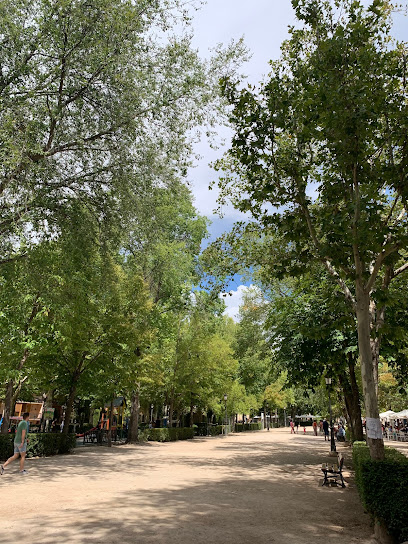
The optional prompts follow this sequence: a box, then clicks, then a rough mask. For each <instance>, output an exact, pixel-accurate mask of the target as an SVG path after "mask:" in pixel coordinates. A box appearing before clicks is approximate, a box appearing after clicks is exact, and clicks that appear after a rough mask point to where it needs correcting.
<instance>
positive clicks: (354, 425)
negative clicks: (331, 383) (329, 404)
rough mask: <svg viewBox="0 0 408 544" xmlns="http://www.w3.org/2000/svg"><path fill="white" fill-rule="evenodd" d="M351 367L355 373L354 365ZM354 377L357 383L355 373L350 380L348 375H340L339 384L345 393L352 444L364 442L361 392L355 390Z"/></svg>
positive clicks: (350, 364)
mask: <svg viewBox="0 0 408 544" xmlns="http://www.w3.org/2000/svg"><path fill="white" fill-rule="evenodd" d="M350 366H352V367H353V371H354V365H353V364H352V363H349V367H350ZM353 377H354V382H355V373H353V375H350V378H348V377H347V376H346V374H340V375H339V382H340V385H341V388H342V391H343V397H344V404H345V407H346V414H347V422H348V424H349V425H350V434H351V440H352V442H354V441H355V440H364V433H363V424H362V421H361V408H360V398H359V391H358V387H357V388H354V387H353V385H352V383H351V382H352V380H353ZM355 385H356V386H357V383H356V382H355Z"/></svg>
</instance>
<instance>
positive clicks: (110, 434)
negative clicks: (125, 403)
mask: <svg viewBox="0 0 408 544" xmlns="http://www.w3.org/2000/svg"><path fill="white" fill-rule="evenodd" d="M113 400H114V399H112V400H111V403H110V408H109V429H108V447H109V448H111V447H112V423H113Z"/></svg>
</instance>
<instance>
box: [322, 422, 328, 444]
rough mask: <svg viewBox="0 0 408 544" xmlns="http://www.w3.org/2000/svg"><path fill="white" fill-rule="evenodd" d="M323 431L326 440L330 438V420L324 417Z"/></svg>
mask: <svg viewBox="0 0 408 544" xmlns="http://www.w3.org/2000/svg"><path fill="white" fill-rule="evenodd" d="M323 431H324V441H325V442H326V440H329V422H328V421H327V419H326V418H325V419H323Z"/></svg>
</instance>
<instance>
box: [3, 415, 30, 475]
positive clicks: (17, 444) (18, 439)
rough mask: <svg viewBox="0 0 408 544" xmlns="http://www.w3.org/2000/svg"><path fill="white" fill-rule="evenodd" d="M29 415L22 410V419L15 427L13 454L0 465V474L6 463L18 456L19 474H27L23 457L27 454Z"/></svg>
mask: <svg viewBox="0 0 408 544" xmlns="http://www.w3.org/2000/svg"><path fill="white" fill-rule="evenodd" d="M29 417H30V414H29V413H28V412H24V414H23V420H22V421H20V423H19V424H18V427H17V431H16V436H15V437H14V455H12V456H11V457H10V458H9V459H7V461H6V462H5V463H4V465H0V475H1V476H2V475H3V474H4V469H5V468H6V466H7V465H9V464H10V463H12V462H13V461H15V460H16V459H18V458H19V457H20V474H23V475H24V476H25V475H26V474H28V472H27V471H26V470H25V468H24V463H25V458H26V455H27V436H28V428H29V427H28V425H29V424H28V418H29Z"/></svg>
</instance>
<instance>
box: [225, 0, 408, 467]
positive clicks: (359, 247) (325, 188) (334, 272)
mask: <svg viewBox="0 0 408 544" xmlns="http://www.w3.org/2000/svg"><path fill="white" fill-rule="evenodd" d="M292 4H293V7H294V9H295V13H296V16H297V18H298V21H299V22H300V23H301V25H303V26H301V27H300V28H299V27H298V28H291V29H290V38H289V39H288V40H287V41H286V42H284V44H283V45H282V56H281V59H280V60H278V61H276V62H272V63H271V74H270V75H269V76H268V79H267V80H266V81H265V83H263V84H261V86H260V88H259V89H258V90H256V89H252V87H251V86H249V87H247V88H239V87H238V85H237V84H235V83H233V82H232V81H231V80H228V79H227V80H225V81H224V93H225V96H226V97H227V98H228V100H229V102H230V104H231V105H232V114H231V122H232V124H233V125H234V127H235V135H234V138H233V141H232V146H231V149H230V150H229V152H228V153H227V154H226V156H225V159H224V160H222V161H221V162H220V163H219V164H218V168H219V169H222V170H223V171H224V172H225V174H224V175H223V176H222V178H221V180H220V182H219V183H220V186H221V189H222V199H225V198H230V199H231V200H232V202H233V203H234V205H235V206H236V207H237V208H239V209H240V210H242V211H250V212H251V213H252V214H253V215H254V217H255V218H256V219H257V221H258V223H259V224H260V225H261V229H262V232H263V233H265V232H270V233H273V232H276V231H278V232H279V233H280V236H281V237H282V238H281V239H283V241H284V243H283V245H282V246H280V247H279V246H278V247H275V248H274V247H270V252H271V254H272V255H271V257H272V259H273V260H274V265H275V266H274V268H275V271H276V273H283V274H284V273H285V272H287V271H290V270H291V268H292V270H295V269H297V271H299V270H302V269H303V270H305V269H307V268H308V266H309V264H310V263H315V262H318V263H321V265H322V266H323V267H325V269H326V270H327V271H328V273H329V274H330V275H331V277H332V278H333V281H334V282H336V283H337V285H338V286H339V287H340V288H341V290H342V293H343V296H344V297H345V299H346V300H347V302H348V303H349V305H350V308H352V310H353V311H354V313H355V316H356V322H357V332H358V346H359V355H360V360H361V373H362V383H363V391H364V400H365V407H366V413H367V437H368V444H369V447H370V454H371V457H372V458H374V459H382V458H383V455H384V444H383V440H382V432H381V423H380V420H379V416H378V400H377V381H378V380H377V374H378V359H379V350H380V343H381V334H382V330H383V326H384V322H385V309H386V306H387V294H388V289H389V285H390V283H391V282H392V281H393V280H394V278H396V277H398V276H399V275H400V274H402V273H403V272H405V271H406V270H407V269H408V262H407V254H406V247H407V242H408V229H407V198H408V184H407V183H406V179H407V172H408V146H407V142H408V137H407V134H408V121H407V120H408V115H407V113H408V111H407V109H408V101H407V85H406V58H407V51H406V47H405V45H403V44H399V43H394V42H393V41H392V39H391V20H390V13H391V4H390V3H389V2H386V1H382V0H374V1H373V2H372V3H371V4H370V5H369V6H368V7H367V8H365V7H364V6H363V4H362V3H361V2H359V1H358V0H357V1H355V0H339V1H336V2H330V1H317V0H292ZM313 195H316V198H314V197H313Z"/></svg>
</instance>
